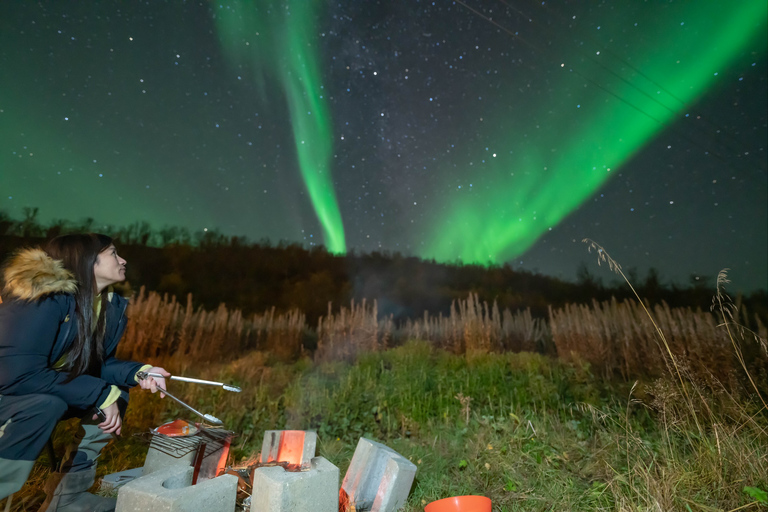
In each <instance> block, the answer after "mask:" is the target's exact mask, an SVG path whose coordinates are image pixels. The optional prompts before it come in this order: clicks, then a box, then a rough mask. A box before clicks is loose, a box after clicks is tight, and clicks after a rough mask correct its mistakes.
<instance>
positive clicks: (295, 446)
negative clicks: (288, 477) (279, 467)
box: [261, 430, 317, 471]
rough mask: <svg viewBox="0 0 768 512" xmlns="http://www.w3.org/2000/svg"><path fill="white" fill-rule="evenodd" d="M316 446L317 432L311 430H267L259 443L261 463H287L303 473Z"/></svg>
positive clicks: (307, 467) (313, 454)
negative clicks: (299, 468) (298, 468)
mask: <svg viewBox="0 0 768 512" xmlns="http://www.w3.org/2000/svg"><path fill="white" fill-rule="evenodd" d="M316 445H317V432H313V431H311V430H267V431H265V432H264V440H263V441H262V443H261V462H262V463H267V462H288V463H289V464H290V465H291V466H295V467H301V469H302V471H305V470H307V469H309V466H310V461H311V460H312V457H314V456H315V447H316Z"/></svg>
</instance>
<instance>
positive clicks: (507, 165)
mask: <svg viewBox="0 0 768 512" xmlns="http://www.w3.org/2000/svg"><path fill="white" fill-rule="evenodd" d="M767 6H768V2H766V1H765V0H749V1H744V2H734V3H728V4H727V5H721V4H720V3H719V2H693V3H686V4H684V5H683V6H676V7H669V8H667V9H665V10H662V9H659V17H657V18H655V19H653V20H644V21H643V23H641V27H642V30H643V35H644V38H639V37H637V35H640V34H639V33H638V34H637V35H635V36H633V40H634V41H635V42H634V43H633V46H632V50H631V51H633V52H634V53H633V54H631V55H630V56H629V58H626V57H625V60H626V61H629V62H632V66H633V67H634V68H635V69H640V70H642V75H646V76H648V77H652V78H653V80H654V81H655V82H656V83H658V84H661V85H662V87H661V88H660V87H658V86H656V85H654V84H653V83H652V82H650V81H649V80H648V79H646V78H645V77H644V76H642V75H641V74H639V73H637V72H636V71H632V70H631V69H623V70H622V71H623V72H622V71H617V73H618V74H621V75H622V76H623V77H624V79H625V80H626V82H630V83H629V84H628V83H626V82H625V81H622V80H620V79H618V78H617V77H615V76H612V75H610V74H609V73H607V72H606V71H605V69H604V68H603V67H601V66H599V65H598V64H596V63H595V59H603V58H604V59H606V60H605V61H604V62H606V66H605V67H608V68H611V69H616V68H619V67H623V66H621V65H618V64H617V63H616V61H615V60H608V57H606V56H605V52H603V57H600V56H597V55H596V53H595V51H597V50H600V49H601V48H600V47H597V45H594V46H595V47H594V48H592V50H591V51H592V56H593V59H584V57H583V53H582V54H577V53H576V52H575V51H573V52H571V55H570V57H564V58H562V59H563V60H562V61H561V62H562V63H564V67H562V68H560V66H559V65H558V64H559V63H558V64H555V63H554V62H550V64H552V65H553V66H555V65H557V66H558V68H559V69H558V71H559V72H560V73H561V75H560V76H559V77H557V76H555V78H553V79H552V80H553V81H554V82H555V84H552V85H551V86H550V90H555V91H570V92H571V94H562V95H561V97H559V98H558V97H554V96H551V97H549V100H548V101H547V103H546V104H542V103H538V104H535V105H533V106H532V107H531V106H527V105H520V106H519V112H525V111H527V112H528V114H529V115H527V116H526V115H521V116H520V119H529V118H533V119H536V121H535V124H537V125H540V126H537V127H536V128H538V129H535V130H534V129H533V127H529V130H528V131H527V132H526V139H525V140H521V138H520V137H517V138H514V139H513V138H512V137H510V136H509V135H508V134H507V136H504V137H502V138H499V139H497V140H493V139H490V140H489V139H485V140H489V142H487V143H485V144H483V146H489V147H490V152H486V153H484V156H481V157H480V158H477V159H475V160H474V162H473V164H472V165H473V167H472V168H470V167H469V165H466V167H465V169H464V172H465V174H464V176H467V175H470V173H469V172H467V171H469V170H471V171H472V173H473V174H472V176H473V178H472V180H470V181H473V182H474V183H473V187H472V189H471V191H467V187H464V191H462V192H461V193H460V194H459V195H460V197H459V198H455V197H454V198H453V199H450V200H449V202H448V203H447V204H444V205H443V207H442V208H438V209H436V210H435V212H436V215H440V216H441V218H440V220H439V221H437V222H436V223H435V224H436V225H434V224H433V229H431V230H430V235H431V236H428V237H427V240H428V242H426V243H425V250H424V251H422V253H421V254H420V256H421V257H424V258H435V259H436V260H438V261H456V260H457V259H459V260H461V261H463V262H464V263H474V264H483V265H487V264H496V263H499V262H503V261H508V260H509V259H511V258H514V257H516V256H518V255H520V254H522V253H523V252H525V251H526V250H527V249H528V248H529V247H531V245H533V243H534V242H535V241H536V240H537V239H538V238H539V237H540V236H541V235H543V234H544V233H545V232H546V231H547V230H548V229H550V228H551V227H553V226H556V225H557V224H558V223H559V222H561V221H562V220H563V219H564V218H565V217H566V216H567V215H568V214H569V213H571V212H572V211H574V210H575V209H576V208H578V207H579V206H580V205H581V204H582V203H583V202H584V201H585V200H587V199H588V198H590V197H592V195H593V193H594V192H595V191H596V190H597V189H598V188H599V187H600V186H601V185H602V184H603V183H604V182H605V181H606V180H607V179H609V178H610V177H611V176H612V175H614V174H616V170H617V168H618V167H619V166H620V165H622V164H624V163H626V162H627V161H628V160H629V159H630V158H631V157H632V156H633V155H634V154H635V153H637V152H638V151H639V150H640V149H641V148H642V147H643V145H645V144H647V143H648V142H650V141H651V140H652V138H653V137H654V136H657V135H659V134H660V133H661V131H662V130H663V129H664V128H665V127H667V126H668V125H670V124H671V123H672V122H674V121H676V120H678V119H680V114H681V113H682V112H684V109H685V108H687V107H690V105H691V104H693V103H694V102H695V101H696V100H697V99H699V98H700V97H701V96H702V95H703V94H704V93H705V92H706V91H707V90H708V89H709V88H711V87H713V86H715V85H716V84H717V82H718V80H722V79H723V78H722V75H723V74H724V71H726V70H727V69H728V68H729V67H732V66H735V65H737V64H738V65H748V63H749V62H753V61H754V59H755V56H754V55H752V56H750V55H749V54H748V53H749V52H747V51H746V49H747V46H748V44H749V43H750V42H751V41H754V38H756V37H762V38H763V39H764V38H765V33H766V19H767V18H768V16H767V14H766V10H767V8H768V7H767ZM673 9H677V11H673ZM724 13H725V15H724ZM616 15H617V16H618V13H616ZM624 21H628V20H624ZM681 21H684V25H685V26H684V27H682V26H681V25H683V23H681ZM615 25H619V23H618V22H616V23H615ZM628 25H631V23H625V24H624V26H628ZM604 28H605V27H604ZM591 29H592V30H594V27H591ZM638 30H640V29H638ZM603 32H606V30H603ZM604 35H605V36H608V35H609V34H604ZM615 38H616V39H617V40H619V41H621V40H626V38H627V36H626V35H625V34H623V33H616V34H615ZM651 41H652V43H650V42H651ZM571 46H575V45H574V44H572V45H571ZM584 51H587V50H584ZM541 57H544V56H543V55H542V56H541ZM746 58H748V59H750V60H749V61H745V60H744V59H746ZM570 69H573V70H574V71H575V72H569V70H570ZM576 72H577V73H578V74H577V73H576ZM579 75H581V76H579ZM584 77H587V78H588V79H589V80H590V81H594V82H596V83H598V84H600V86H601V87H604V88H605V89H607V90H609V91H611V92H612V93H613V94H615V95H616V96H617V97H619V98H621V99H622V100H624V101H621V100H619V99H617V98H615V97H613V96H611V95H609V94H608V93H607V92H605V91H600V90H597V87H595V86H594V85H593V84H587V87H586V88H585V82H587V80H586V79H585V78H584ZM627 103H629V104H631V105H632V106H630V105H628V104H627ZM577 104H580V108H578V109H577V107H576V106H577ZM633 106H634V107H633ZM487 121H488V120H487V119H486V123H483V124H484V125H488V124H490V125H491V126H493V125H494V122H495V126H497V127H499V126H504V125H505V123H507V124H509V123H510V120H509V119H496V120H494V121H492V122H491V123H488V122H487ZM512 122H514V120H512ZM531 124H533V123H531ZM504 129H506V127H505V128H504ZM496 131H497V132H498V131H501V130H498V129H497V130H496ZM515 131H516V132H518V133H519V130H515ZM510 148H512V149H513V150H514V154H511V153H512V151H509V150H510ZM553 148H557V150H555V149H553ZM469 151H470V150H468V152H469ZM493 151H495V152H496V153H497V154H498V156H496V157H493V156H491V155H492V153H493ZM471 152H472V153H476V150H471ZM485 155H487V156H485ZM481 158H484V159H485V160H486V162H489V163H485V164H483V166H480V165H475V164H477V162H478V161H479V160H480V159H481ZM480 172H482V173H483V174H482V175H480V174H479V173H480ZM464 180H466V178H464ZM437 212H440V213H437ZM585 235H587V233H585Z"/></svg>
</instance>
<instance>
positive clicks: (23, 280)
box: [2, 249, 77, 301]
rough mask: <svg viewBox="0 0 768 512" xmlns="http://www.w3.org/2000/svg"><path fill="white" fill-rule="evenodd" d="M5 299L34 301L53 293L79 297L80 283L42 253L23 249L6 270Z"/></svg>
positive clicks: (14, 256)
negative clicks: (78, 286)
mask: <svg viewBox="0 0 768 512" xmlns="http://www.w3.org/2000/svg"><path fill="white" fill-rule="evenodd" d="M3 283H4V284H3V292H2V296H3V298H4V299H6V300H8V299H10V298H12V297H13V298H18V299H22V300H27V301H34V300H37V299H40V298H42V297H45V296H46V295H50V294H52V293H75V291H77V281H75V277H74V276H73V275H72V273H71V272H70V271H69V270H67V269H65V268H64V265H63V263H62V262H61V260H54V259H53V258H51V257H50V256H48V254H47V253H46V252H45V251H43V250H42V249H22V250H20V251H18V252H17V253H16V254H14V255H13V256H12V257H11V258H10V259H9V260H8V262H7V263H6V265H5V267H4V269H3Z"/></svg>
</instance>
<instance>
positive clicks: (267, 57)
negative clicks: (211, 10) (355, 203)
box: [216, 0, 346, 253]
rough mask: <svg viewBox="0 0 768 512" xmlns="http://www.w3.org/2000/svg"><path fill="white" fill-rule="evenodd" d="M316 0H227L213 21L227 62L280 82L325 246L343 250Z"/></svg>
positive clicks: (262, 79)
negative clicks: (279, 0) (283, 1)
mask: <svg viewBox="0 0 768 512" xmlns="http://www.w3.org/2000/svg"><path fill="white" fill-rule="evenodd" d="M316 4H317V2H316V1H315V0H290V1H289V2H287V5H285V7H284V8H282V9H281V8H278V7H277V6H276V5H275V4H274V2H271V1H269V0H261V1H259V0H231V1H228V2H224V3H223V4H222V5H221V6H220V8H219V9H218V10H217V11H216V27H217V33H218V35H219V40H220V41H221V44H222V46H223V48H224V51H225V54H226V55H227V57H228V59H229V61H230V63H232V64H233V65H234V66H238V67H242V66H243V65H248V64H250V66H248V67H252V68H253V72H254V75H253V78H254V79H255V80H257V82H258V85H259V87H260V88H261V89H262V91H263V90H264V87H265V86H264V83H263V82H264V80H265V79H266V78H265V77H267V76H270V75H274V76H276V77H277V79H278V81H279V82H280V84H281V85H282V87H283V91H284V93H285V98H286V102H287V104H288V110H289V113H290V118H291V124H292V126H293V136H294V143H295V145H296V154H297V156H298V162H299V168H300V170H301V175H302V178H303V179H304V183H305V185H306V187H307V192H308V193H309V197H310V200H311V202H312V207H313V208H314V210H315V214H316V215H317V218H318V220H319V221H320V225H321V227H322V230H323V235H324V240H325V244H326V247H327V249H328V250H329V251H330V252H332V253H345V252H346V242H345V239H344V225H343V223H342V219H341V212H340V210H339V205H338V201H337V199H336V192H335V190H334V187H333V180H332V178H331V168H330V159H331V153H332V145H333V133H332V128H331V121H330V112H329V110H328V107H327V105H326V101H325V98H324V97H323V94H322V89H323V87H322V85H321V80H320V72H319V70H318V66H317V62H318V61H319V57H318V55H317V54H316V50H315V45H314V44H313V41H312V34H314V33H315V32H316V31H315V30H313V23H314V18H315V6H316ZM251 41H253V44H251ZM263 96H264V99H266V95H263Z"/></svg>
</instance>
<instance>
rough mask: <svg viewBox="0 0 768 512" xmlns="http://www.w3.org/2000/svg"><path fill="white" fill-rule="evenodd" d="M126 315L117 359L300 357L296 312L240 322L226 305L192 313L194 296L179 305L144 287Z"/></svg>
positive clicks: (300, 319) (300, 321)
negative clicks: (257, 353) (256, 353)
mask: <svg viewBox="0 0 768 512" xmlns="http://www.w3.org/2000/svg"><path fill="white" fill-rule="evenodd" d="M127 315H128V317H129V318H130V321H129V322H128V328H127V330H126V333H125V335H124V337H123V341H122V342H121V344H120V353H119V357H121V358H125V359H135V360H142V361H158V360H162V361H165V362H167V361H169V360H174V359H181V360H187V361H226V360H230V359H232V358H235V357H238V356H239V355H240V354H243V353H246V352H249V351H252V350H264V351H269V352H270V353H271V354H272V355H274V356H276V357H278V358H281V359H284V360H292V359H295V358H296V357H298V356H299V355H300V354H301V350H302V337H303V335H304V332H305V329H306V320H305V315H304V314H303V313H302V312H300V311H298V310H291V311H288V312H287V313H284V314H278V313H276V311H275V309H274V308H272V309H271V310H269V311H266V312H265V313H264V314H263V315H258V314H256V315H253V316H252V317H250V318H244V317H243V315H242V312H241V311H240V310H238V309H234V310H228V309H227V307H226V306H225V305H224V304H221V305H220V306H219V307H218V309H216V311H205V310H204V309H202V308H198V309H197V310H195V308H194V306H193V303H192V294H189V295H188V296H187V303H186V306H182V305H181V304H180V303H179V302H177V301H176V298H175V297H171V298H170V299H169V298H168V296H167V295H164V296H161V295H160V294H157V293H155V292H149V293H146V291H145V289H144V287H142V288H141V290H140V291H139V293H138V294H137V295H136V296H135V297H134V298H133V299H132V301H131V303H130V306H129V307H128V312H127Z"/></svg>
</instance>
